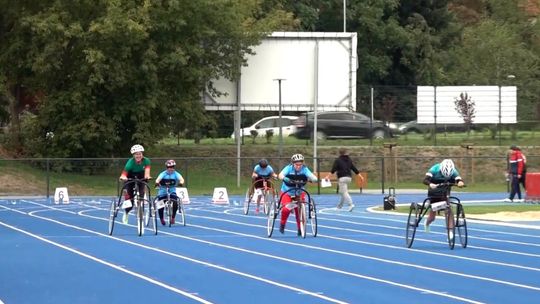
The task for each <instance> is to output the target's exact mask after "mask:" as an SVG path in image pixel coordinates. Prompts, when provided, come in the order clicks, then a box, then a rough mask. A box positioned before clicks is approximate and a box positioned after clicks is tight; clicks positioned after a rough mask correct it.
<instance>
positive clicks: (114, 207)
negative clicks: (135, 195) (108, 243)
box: [109, 198, 120, 235]
mask: <svg viewBox="0 0 540 304" xmlns="http://www.w3.org/2000/svg"><path fill="white" fill-rule="evenodd" d="M119 209H120V206H119V204H118V202H117V201H116V199H114V198H113V199H112V201H111V207H110V209H109V235H112V234H113V230H114V221H115V220H116V217H117V215H118V210H119Z"/></svg>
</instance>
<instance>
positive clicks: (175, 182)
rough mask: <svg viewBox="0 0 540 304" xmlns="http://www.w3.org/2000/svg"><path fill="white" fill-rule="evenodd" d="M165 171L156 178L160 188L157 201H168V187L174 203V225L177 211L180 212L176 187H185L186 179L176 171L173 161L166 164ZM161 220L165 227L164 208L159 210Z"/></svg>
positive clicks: (172, 219)
mask: <svg viewBox="0 0 540 304" xmlns="http://www.w3.org/2000/svg"><path fill="white" fill-rule="evenodd" d="M165 167H167V169H165V170H164V171H163V172H161V173H160V174H159V175H158V177H157V178H156V187H159V190H158V194H157V200H165V199H167V187H168V188H169V193H170V198H171V201H172V202H173V208H172V209H173V210H172V218H171V224H174V219H175V217H176V211H178V195H176V187H177V186H183V185H184V177H182V174H180V173H179V172H178V171H176V169H175V167H176V162H175V161H174V160H172V159H170V160H168V161H166V162H165ZM158 213H159V219H160V221H161V224H162V225H165V219H164V218H163V208H160V209H158Z"/></svg>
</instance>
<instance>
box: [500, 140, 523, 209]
mask: <svg viewBox="0 0 540 304" xmlns="http://www.w3.org/2000/svg"><path fill="white" fill-rule="evenodd" d="M508 164H509V170H508V174H509V176H510V178H511V182H512V184H511V185H512V187H511V191H510V197H508V198H507V199H505V202H515V203H518V202H523V199H522V198H521V187H520V183H521V182H522V183H523V184H525V178H524V177H523V176H524V171H526V169H525V161H524V157H523V153H521V149H519V148H518V147H517V146H516V145H512V146H510V155H509V156H508ZM516 194H517V199H514V197H515V196H516Z"/></svg>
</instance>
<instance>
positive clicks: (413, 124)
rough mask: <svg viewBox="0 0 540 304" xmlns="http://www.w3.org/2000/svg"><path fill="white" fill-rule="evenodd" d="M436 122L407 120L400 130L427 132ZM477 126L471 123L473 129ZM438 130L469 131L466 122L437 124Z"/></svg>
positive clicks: (403, 131)
mask: <svg viewBox="0 0 540 304" xmlns="http://www.w3.org/2000/svg"><path fill="white" fill-rule="evenodd" d="M433 126H434V124H419V123H418V122H417V121H416V120H412V121H409V122H406V123H404V124H402V125H400V126H399V128H398V130H399V133H401V134H406V133H426V132H429V131H431V130H432V129H433ZM476 127H477V126H475V125H471V130H474V129H475V128H476ZM437 132H467V125H466V124H465V123H458V124H442V123H441V124H437Z"/></svg>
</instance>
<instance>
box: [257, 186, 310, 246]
mask: <svg viewBox="0 0 540 304" xmlns="http://www.w3.org/2000/svg"><path fill="white" fill-rule="evenodd" d="M290 183H291V184H294V187H292V188H290V189H289V190H287V192H283V193H281V195H280V196H279V200H278V201H277V203H274V204H270V205H269V210H268V221H267V234H268V237H272V233H273V232H274V225H275V222H276V218H277V217H278V215H280V212H281V210H282V209H283V204H282V203H281V201H282V199H283V197H284V196H285V194H289V195H290V196H291V202H290V203H288V205H291V206H292V208H291V207H288V208H289V209H291V210H293V209H294V208H298V217H299V221H300V236H301V237H302V238H305V237H306V228H307V224H308V223H309V226H310V228H311V234H312V235H313V237H316V236H317V207H316V205H315V201H314V200H313V199H312V198H311V195H310V193H309V192H308V191H307V190H305V189H304V188H303V187H304V186H305V185H306V183H307V181H306V180H291V181H290ZM303 193H304V194H305V198H306V199H302V194H303ZM280 218H281V216H280Z"/></svg>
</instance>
